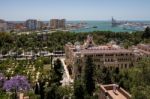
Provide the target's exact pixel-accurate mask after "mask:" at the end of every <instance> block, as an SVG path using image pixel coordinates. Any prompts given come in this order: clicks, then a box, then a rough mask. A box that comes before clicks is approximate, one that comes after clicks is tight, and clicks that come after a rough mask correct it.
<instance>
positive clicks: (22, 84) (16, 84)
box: [3, 75, 30, 91]
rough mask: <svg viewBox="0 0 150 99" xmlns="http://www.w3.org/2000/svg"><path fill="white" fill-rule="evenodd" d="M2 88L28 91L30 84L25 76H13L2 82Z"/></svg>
mask: <svg viewBox="0 0 150 99" xmlns="http://www.w3.org/2000/svg"><path fill="white" fill-rule="evenodd" d="M3 89H5V90H6V91H14V90H16V91H21V90H22V91H28V90H29V89H30V84H29V83H28V80H27V79H26V77H25V76H19V75H17V76H14V77H13V78H11V79H10V80H8V81H6V82H5V83H4V86H3Z"/></svg>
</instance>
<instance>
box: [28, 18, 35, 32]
mask: <svg viewBox="0 0 150 99" xmlns="http://www.w3.org/2000/svg"><path fill="white" fill-rule="evenodd" d="M25 24H26V28H27V29H28V30H36V29H37V20H34V19H29V20H27V21H26V23H25Z"/></svg>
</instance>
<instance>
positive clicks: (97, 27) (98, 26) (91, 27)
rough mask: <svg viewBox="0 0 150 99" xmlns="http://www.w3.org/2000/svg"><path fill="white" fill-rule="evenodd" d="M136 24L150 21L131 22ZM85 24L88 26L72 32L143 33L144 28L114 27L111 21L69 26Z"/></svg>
mask: <svg viewBox="0 0 150 99" xmlns="http://www.w3.org/2000/svg"><path fill="white" fill-rule="evenodd" d="M130 22H134V23H141V24H149V26H150V21H130ZM78 23H85V24H86V26H85V27H82V28H78V29H73V30H70V31H71V32H77V33H79V32H92V31H112V32H134V31H143V30H144V28H134V27H132V28H124V27H122V26H115V27H112V23H111V21H67V24H78Z"/></svg>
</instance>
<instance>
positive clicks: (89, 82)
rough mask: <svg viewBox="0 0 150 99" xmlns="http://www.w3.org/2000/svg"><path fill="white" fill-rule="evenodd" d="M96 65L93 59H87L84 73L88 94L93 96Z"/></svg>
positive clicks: (84, 82)
mask: <svg viewBox="0 0 150 99" xmlns="http://www.w3.org/2000/svg"><path fill="white" fill-rule="evenodd" d="M94 71H95V65H94V64H93V60H92V58H91V57H87V59H86V62H85V67H84V73H83V84H84V86H85V91H86V92H87V94H89V95H92V94H93V92H94V90H95V80H94Z"/></svg>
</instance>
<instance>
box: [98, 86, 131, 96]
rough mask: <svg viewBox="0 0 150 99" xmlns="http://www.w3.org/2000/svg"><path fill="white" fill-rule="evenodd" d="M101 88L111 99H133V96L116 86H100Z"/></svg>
mask: <svg viewBox="0 0 150 99" xmlns="http://www.w3.org/2000/svg"><path fill="white" fill-rule="evenodd" d="M100 88H101V91H102V92H104V93H106V94H107V95H106V96H108V97H110V98H111V99H131V95H130V94H129V93H128V92H126V91H125V90H124V89H122V88H119V87H118V85H116V84H109V85H100Z"/></svg>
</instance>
